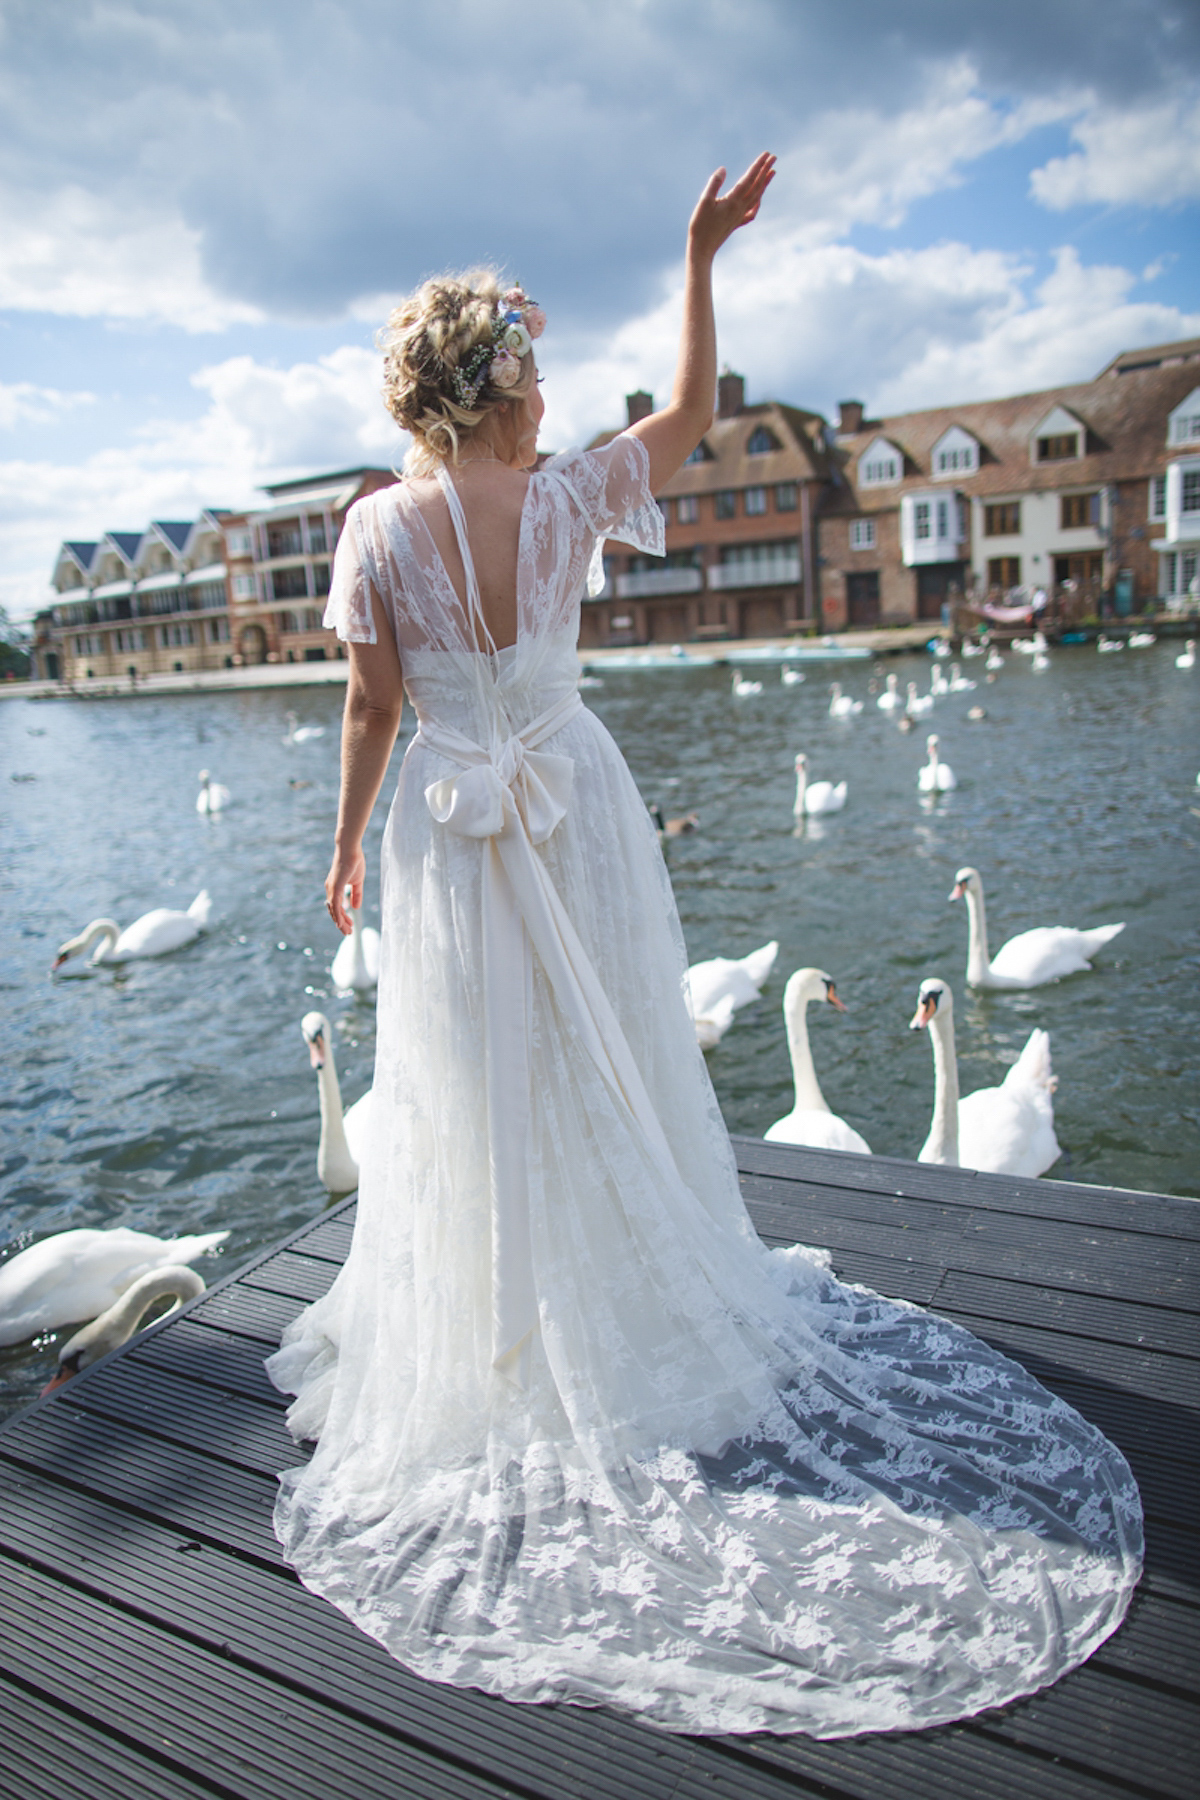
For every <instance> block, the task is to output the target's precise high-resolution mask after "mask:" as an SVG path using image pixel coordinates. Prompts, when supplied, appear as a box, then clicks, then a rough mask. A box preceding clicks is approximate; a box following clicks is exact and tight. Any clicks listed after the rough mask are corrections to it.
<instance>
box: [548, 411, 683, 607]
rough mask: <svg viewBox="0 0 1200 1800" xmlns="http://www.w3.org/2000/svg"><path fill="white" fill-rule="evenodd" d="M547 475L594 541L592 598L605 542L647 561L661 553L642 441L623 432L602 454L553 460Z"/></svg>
mask: <svg viewBox="0 0 1200 1800" xmlns="http://www.w3.org/2000/svg"><path fill="white" fill-rule="evenodd" d="M545 473H547V474H550V475H554V476H557V478H558V479H559V480H560V481H561V482H562V484H563V486H564V487H565V488H566V489H567V490H568V492H569V493H570V495H571V497H572V499H573V500H574V501H575V504H576V505H577V506H578V508H579V510H580V512H581V513H582V514H583V516H584V518H585V519H586V520H587V523H588V525H589V526H590V528H591V530H592V532H593V533H594V534H595V536H596V539H597V544H596V549H595V553H594V555H593V557H592V567H591V569H590V570H589V572H588V592H589V593H590V594H597V593H599V591H600V589H601V588H602V587H603V585H604V568H603V562H602V559H601V549H602V545H603V541H604V539H605V538H617V539H619V540H620V542H621V543H622V544H630V545H631V546H632V547H633V548H634V549H635V550H641V551H644V552H645V554H646V555H647V556H662V555H664V554H665V551H666V532H665V529H664V526H663V516H662V512H661V511H660V509H659V506H658V503H657V501H656V500H655V498H654V496H653V494H652V493H651V492H650V458H649V455H648V454H647V451H646V447H645V445H644V444H643V443H642V442H641V439H640V438H635V437H631V436H630V435H629V433H628V432H627V431H622V432H620V433H619V434H618V436H616V437H615V438H613V440H612V442H611V443H610V444H605V445H604V447H603V449H600V450H568V451H565V452H564V453H563V454H562V455H561V456H555V457H551V459H550V461H549V462H548V463H547V464H546V466H545Z"/></svg>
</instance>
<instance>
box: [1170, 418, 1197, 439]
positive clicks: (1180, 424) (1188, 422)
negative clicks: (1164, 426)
mask: <svg viewBox="0 0 1200 1800" xmlns="http://www.w3.org/2000/svg"><path fill="white" fill-rule="evenodd" d="M1174 425H1175V430H1174V433H1173V436H1174V439H1175V442H1176V443H1177V444H1191V443H1194V441H1195V440H1196V439H1197V438H1200V412H1194V413H1184V414H1183V415H1182V416H1179V417H1177V418H1176V419H1175V421H1174Z"/></svg>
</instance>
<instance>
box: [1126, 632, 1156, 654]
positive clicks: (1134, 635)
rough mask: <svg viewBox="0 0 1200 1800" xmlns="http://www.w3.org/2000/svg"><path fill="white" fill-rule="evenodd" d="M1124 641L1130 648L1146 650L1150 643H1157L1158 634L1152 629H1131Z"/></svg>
mask: <svg viewBox="0 0 1200 1800" xmlns="http://www.w3.org/2000/svg"><path fill="white" fill-rule="evenodd" d="M1125 641H1126V643H1127V644H1128V645H1129V648H1130V649H1131V650H1148V649H1149V648H1150V646H1151V644H1157V642H1158V634H1157V633H1156V632H1153V631H1131V632H1130V634H1129V636H1128V638H1127V639H1126V640H1125Z"/></svg>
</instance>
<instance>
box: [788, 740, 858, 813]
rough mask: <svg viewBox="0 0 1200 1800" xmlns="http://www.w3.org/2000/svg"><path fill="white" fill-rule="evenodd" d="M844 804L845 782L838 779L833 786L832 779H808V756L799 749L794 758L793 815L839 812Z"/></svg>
mask: <svg viewBox="0 0 1200 1800" xmlns="http://www.w3.org/2000/svg"><path fill="white" fill-rule="evenodd" d="M845 804H846V783H845V782H844V781H839V782H838V784H837V786H836V787H835V786H834V784H833V782H832V781H814V782H812V783H810V782H809V779H808V758H807V756H805V754H804V752H803V751H801V752H800V754H799V755H798V756H797V758H796V799H795V802H794V803H793V806H792V811H793V813H794V814H795V816H796V817H797V818H798V819H800V818H803V816H804V814H805V813H809V814H813V813H833V812H841V810H842V808H843V806H845Z"/></svg>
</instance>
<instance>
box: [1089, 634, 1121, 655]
mask: <svg viewBox="0 0 1200 1800" xmlns="http://www.w3.org/2000/svg"><path fill="white" fill-rule="evenodd" d="M1096 648H1097V650H1099V651H1100V653H1101V655H1104V654H1105V652H1108V653H1111V652H1112V651H1114V650H1123V649H1124V648H1125V640H1124V638H1110V637H1105V635H1104V633H1103V632H1101V633H1100V636H1099V637H1098V638H1097V639H1096Z"/></svg>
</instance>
